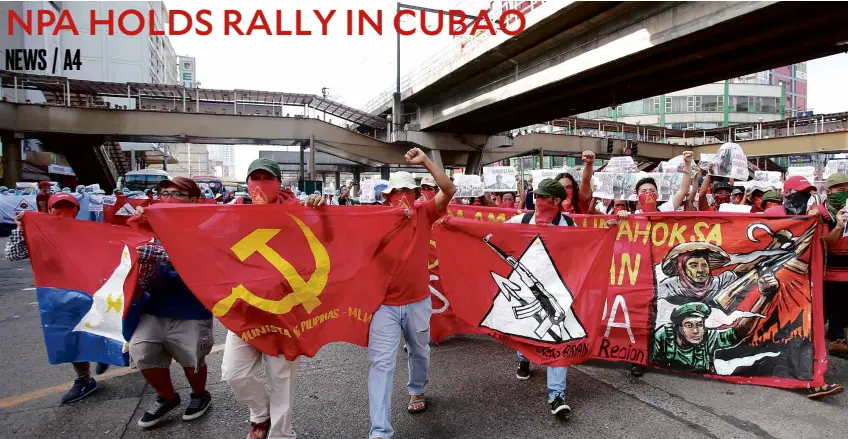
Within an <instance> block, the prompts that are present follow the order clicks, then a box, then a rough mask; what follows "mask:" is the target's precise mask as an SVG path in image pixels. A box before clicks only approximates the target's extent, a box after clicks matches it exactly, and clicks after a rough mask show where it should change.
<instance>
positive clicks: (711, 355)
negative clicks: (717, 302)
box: [651, 293, 774, 373]
mask: <svg viewBox="0 0 848 439" xmlns="http://www.w3.org/2000/svg"><path fill="white" fill-rule="evenodd" d="M763 297H764V298H765V300H758V301H757V304H756V305H755V306H754V308H753V309H751V313H753V314H757V313H759V312H760V311H762V310H763V309H765V307H766V306H767V304H768V302H769V301H770V299H771V298H772V297H774V293H769V294H768V295H764V296H763ZM711 311H712V309H711V308H710V306H709V305H707V304H706V303H703V302H689V303H687V304H685V305H681V306H678V307H677V308H675V309H674V311H672V312H671V318H670V320H671V321H670V322H669V323H666V324H665V325H663V326H660V327H659V328H657V329H656V331H654V346H653V350H652V351H651V352H652V356H651V362H652V363H653V364H655V365H657V366H660V367H664V368H667V369H673V370H677V371H681V372H707V373H716V369H715V351H717V350H719V349H727V348H731V347H733V346H736V345H737V344H739V343H740V342H741V341H742V340H743V339H744V338H745V337H747V336H748V335H750V334H751V331H752V330H753V329H754V327H755V326H756V323H757V320H756V319H757V317H753V316H752V317H744V318H742V319H740V320H739V323H737V324H736V325H735V326H733V327H731V328H728V329H721V330H716V329H713V328H708V327H706V326H705V322H706V320H707V317H709V316H710V312H711Z"/></svg>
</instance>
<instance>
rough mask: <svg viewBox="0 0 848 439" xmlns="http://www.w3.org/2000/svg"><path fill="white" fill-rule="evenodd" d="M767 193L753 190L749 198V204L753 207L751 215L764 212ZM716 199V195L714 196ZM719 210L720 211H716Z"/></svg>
mask: <svg viewBox="0 0 848 439" xmlns="http://www.w3.org/2000/svg"><path fill="white" fill-rule="evenodd" d="M713 193H714V194H715V189H713ZM764 194H765V191H763V190H760V189H756V188H755V189H753V190H751V194H750V196H749V201H748V204H750V205H751V213H760V212H762V211H763V195H764ZM713 198H715V195H713ZM716 210H718V209H716Z"/></svg>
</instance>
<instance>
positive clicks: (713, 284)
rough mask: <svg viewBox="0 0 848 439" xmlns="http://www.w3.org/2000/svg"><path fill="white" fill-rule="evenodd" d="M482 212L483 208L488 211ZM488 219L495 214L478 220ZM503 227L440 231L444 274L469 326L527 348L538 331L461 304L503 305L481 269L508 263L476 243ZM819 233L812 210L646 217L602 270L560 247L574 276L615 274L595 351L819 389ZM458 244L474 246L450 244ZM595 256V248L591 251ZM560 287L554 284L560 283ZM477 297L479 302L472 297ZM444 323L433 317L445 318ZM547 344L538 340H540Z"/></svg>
mask: <svg viewBox="0 0 848 439" xmlns="http://www.w3.org/2000/svg"><path fill="white" fill-rule="evenodd" d="M473 209H474V210H475V215H474V216H477V215H476V213H477V212H476V211H477V210H479V209H481V208H473ZM486 217H487V216H486V214H485V213H484V214H483V215H482V218H478V219H483V218H486ZM573 218H574V219H575V221H576V222H577V225H578V226H580V227H586V228H606V219H607V217H601V216H580V215H577V216H574V217H573ZM449 224H450V223H449ZM503 227H504V226H498V225H494V224H490V223H488V222H481V223H478V224H477V225H476V226H466V224H465V223H463V222H459V223H454V225H453V227H450V226H448V227H446V226H442V227H441V230H439V231H438V232H436V233H435V234H434V241H435V242H436V244H435V246H436V248H437V250H438V251H437V255H438V259H437V261H438V270H439V277H440V280H441V282H442V284H443V288H444V289H445V290H444V291H442V293H443V295H444V296H445V299H446V300H447V301H448V302H449V303H450V308H452V309H453V311H454V312H455V313H456V316H458V317H459V318H461V319H462V321H463V322H464V323H465V324H466V325H468V327H469V328H468V330H467V331H466V332H477V333H479V332H480V331H481V330H482V331H484V333H492V334H493V335H494V336H496V337H497V338H499V339H501V340H503V341H504V342H505V343H507V344H509V345H510V346H512V347H516V348H518V349H519V350H521V351H522V352H523V353H525V355H526V354H528V352H527V345H526V340H525V339H524V338H526V337H518V336H515V335H508V334H505V333H504V332H500V331H497V330H493V329H492V328H491V327H490V326H488V327H487V326H486V325H483V324H482V320H479V317H480V316H478V315H476V314H473V313H470V314H469V313H468V312H466V311H460V310H459V308H458V307H459V306H462V307H465V308H467V307H471V308H472V309H484V308H485V309H489V308H492V307H493V301H492V295H493V294H495V293H493V289H494V290H497V291H501V292H502V291H504V289H503V288H502V287H499V286H497V285H496V286H493V285H492V284H493V281H492V279H488V278H486V277H485V276H483V277H482V278H479V279H478V277H480V276H481V275H480V274H476V275H472V273H477V272H482V273H489V272H493V273H496V272H497V270H496V269H495V268H494V267H495V266H496V264H495V265H490V264H493V261H491V260H489V259H490V258H488V257H483V256H481V255H485V252H484V250H485V247H483V250H478V249H477V246H476V243H472V242H471V241H468V239H469V238H468V236H469V235H470V236H473V237H474V238H475V239H476V238H478V236H477V235H485V234H486V233H495V232H500V233H503V232H502V229H503ZM505 227H510V226H505ZM465 228H470V229H472V230H473V231H474V233H471V232H469V231H466V230H464V229H465ZM460 229H462V230H460ZM532 229H533V228H531V230H532ZM551 229H553V231H551ZM818 229H819V228H818V227H817V222H816V219H815V218H812V217H782V218H770V217H763V216H761V215H727V214H720V213H703V212H698V213H695V212H693V213H689V214H685V213H684V214H674V215H673V216H671V215H669V214H658V215H652V216H636V215H634V216H631V217H630V218H629V219H628V220H624V221H620V224H619V225H618V227H617V228H615V229H614V230H613V231H612V233H613V234H614V243H611V247H612V248H613V249H614V252H613V253H612V254H611V256H610V258H609V259H607V260H609V261H611V262H610V265H609V266H606V265H605V264H604V266H603V267H601V266H595V261H594V257H590V256H591V255H593V253H591V252H586V250H584V248H583V246H582V242H583V238H580V239H577V240H575V242H569V244H568V246H570V247H572V248H574V247H577V249H576V250H575V251H574V254H579V255H581V257H580V258H578V259H579V260H581V261H583V263H584V264H585V266H583V267H575V266H573V265H570V264H571V261H569V262H568V263H566V264H563V265H561V262H560V261H559V259H558V258H557V257H556V256H557V255H556V252H549V253H550V255H551V256H552V257H551V259H552V260H553V261H554V264H555V266H556V268H557V270H559V272H560V274H561V275H562V278H563V279H566V280H567V279H568V278H569V276H573V274H570V272H571V270H579V271H582V272H588V271H590V270H593V271H592V272H593V273H594V276H595V277H603V278H604V279H606V280H607V282H608V284H609V288H608V289H607V290H606V300H605V302H606V303H605V304H604V305H603V310H602V312H601V314H600V317H599V318H598V320H594V321H593V320H590V319H581V320H580V321H581V322H582V323H583V324H584V327H585V328H586V329H587V333H588V334H591V335H590V336H587V339H588V340H597V342H596V343H593V344H590V346H591V348H592V350H591V352H590V353H589V355H588V356H589V357H594V358H598V359H603V360H609V361H626V362H633V363H639V364H649V365H652V366H655V367H660V368H666V369H670V370H676V371H682V372H691V373H698V374H701V375H704V376H708V377H711V378H718V379H723V380H727V381H733V382H741V383H751V384H760V385H769V386H777V387H787V388H789V387H809V386H819V385H821V384H822V383H823V382H824V380H823V375H824V371H825V370H826V367H827V360H826V346H825V342H824V338H823V331H824V323H823V317H822V310H821V283H820V282H814V280H817V279H822V276H823V272H822V253H821V252H822V249H821V246H820V245H818V242H819V236H820V232H819V230H818ZM535 230H538V229H535ZM559 230H560V228H546V229H545V231H543V232H542V237H543V238H542V239H543V241H544V242H545V244H547V243H548V239H556V238H547V237H545V234H546V233H548V234H550V233H554V234H566V235H567V234H569V233H573V230H570V231H559ZM582 233H583V234H585V233H586V232H585V231H582ZM587 236H588V235H587ZM525 240H526V238H525ZM454 241H456V242H459V243H462V246H454V244H452V243H450V242H454ZM472 245H474V247H471V246H472ZM550 247H556V246H555V245H551V246H550ZM470 248H474V252H473V253H474V257H473V258H469V257H467V255H468V254H469V252H468V249H470ZM513 250H514V249H513ZM481 252H482V253H481ZM490 252H491V250H490ZM584 252H586V253H585V254H586V255H590V256H586V257H584V256H583V255H584ZM505 253H507V254H511V252H510V251H506V252H505ZM463 255H464V256H466V257H462V256H463ZM514 256H515V257H516V258H517V257H518V255H514ZM448 258H449V259H448ZM481 264H482V265H485V267H483V268H481ZM589 264H593V265H592V267H594V268H590V267H589V266H588V265H589ZM500 275H501V276H502V277H503V273H501V274H500ZM493 276H494V274H493ZM472 278H473V279H475V280H476V282H480V284H479V285H472V284H471V283H470V280H468V279H472ZM566 283H568V282H566ZM556 284H557V282H556V280H554V281H553V284H552V285H553V286H552V288H553V287H556ZM569 286H570V284H569ZM469 292H473V293H474V294H469ZM469 300H471V301H473V302H474V303H473V304H472V305H469V304H468V301H469ZM575 300H576V299H575ZM434 303H435V301H434ZM434 308H435V305H434ZM446 313H447V311H446V312H445V313H443V314H446ZM575 313H576V314H577V315H580V314H581V311H580V310H578V311H576V312H575ZM542 314H544V313H542ZM441 323H442V321H441V320H439V319H436V318H434V319H433V325H434V326H436V325H440V324H441ZM456 326H457V325H453V326H449V327H447V329H441V328H436V327H434V328H433V330H432V331H433V333H434V339H438V338H437V337H436V335H435V334H441V333H443V332H451V330H453V331H452V333H458V332H459V330H456V329H455V328H456ZM813 334H816V337H813ZM524 335H525V336H526V334H524ZM539 341H540V340H539V337H537V340H536V343H538V342H539ZM586 343H588V342H586ZM532 344H533V343H531V345H532ZM569 345H571V344H570V343H566V344H565V346H566V347H567V346H569ZM535 347H538V346H535ZM562 349H564V348H562ZM557 350H560V352H561V353H562V350H561V348H560V346H556V347H555V348H552V350H549V351H539V349H536V353H542V352H549V353H550V352H556V351H557ZM572 352H574V348H573V347H572ZM529 353H530V354H532V353H533V352H532V350H531V352H529ZM542 356H543V357H544V355H542ZM532 358H533V357H531V359H532ZM585 359H586V358H582V357H581V358H574V357H571V358H569V359H567V360H556V359H553V360H552V359H551V358H539V356H536V357H535V361H537V362H539V363H542V364H557V365H563V364H572V363H576V362H579V361H583V360H585Z"/></svg>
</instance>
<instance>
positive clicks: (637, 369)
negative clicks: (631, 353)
mask: <svg viewBox="0 0 848 439" xmlns="http://www.w3.org/2000/svg"><path fill="white" fill-rule="evenodd" d="M644 374H645V366H643V365H641V364H636V363H633V364H631V365H630V375H633V376H635V377H640V376H642V375H644Z"/></svg>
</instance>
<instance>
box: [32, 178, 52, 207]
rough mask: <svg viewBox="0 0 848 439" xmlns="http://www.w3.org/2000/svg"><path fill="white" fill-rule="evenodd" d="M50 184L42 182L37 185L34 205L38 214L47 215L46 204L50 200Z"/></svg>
mask: <svg viewBox="0 0 848 439" xmlns="http://www.w3.org/2000/svg"><path fill="white" fill-rule="evenodd" d="M50 186H51V184H50V182H49V181H42V182H40V183H38V194H37V195H36V196H35V205H36V207H38V211H39V212H44V213H47V209H48V207H47V202H48V200H49V199H50Z"/></svg>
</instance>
